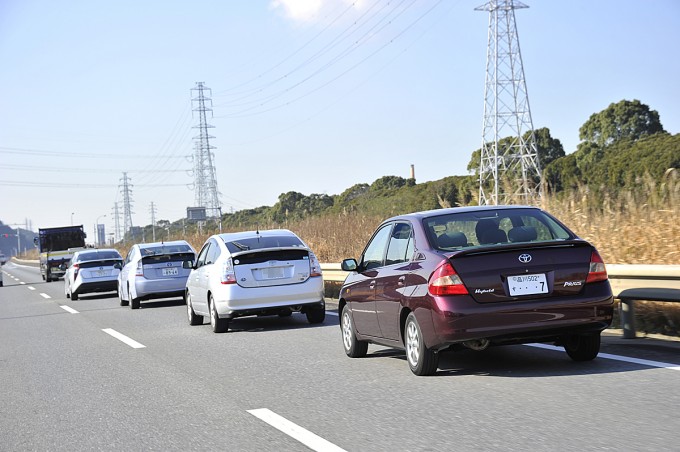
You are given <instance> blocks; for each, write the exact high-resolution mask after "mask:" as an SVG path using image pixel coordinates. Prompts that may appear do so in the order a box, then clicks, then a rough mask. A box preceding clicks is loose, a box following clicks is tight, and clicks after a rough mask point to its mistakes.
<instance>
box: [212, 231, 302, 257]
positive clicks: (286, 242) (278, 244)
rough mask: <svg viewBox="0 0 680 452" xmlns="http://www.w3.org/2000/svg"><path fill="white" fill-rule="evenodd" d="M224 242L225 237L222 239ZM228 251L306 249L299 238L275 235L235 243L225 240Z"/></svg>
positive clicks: (235, 241) (240, 240)
mask: <svg viewBox="0 0 680 452" xmlns="http://www.w3.org/2000/svg"><path fill="white" fill-rule="evenodd" d="M222 239H223V240H224V237H222ZM224 243H225V244H226V245H227V249H228V250H229V252H230V253H238V252H241V251H251V250H261V249H264V248H284V247H291V246H293V247H305V244H304V243H302V241H301V240H300V239H299V238H297V237H291V236H288V235H274V236H268V237H263V236H259V237H252V238H246V239H239V240H234V241H227V240H225V241H224Z"/></svg>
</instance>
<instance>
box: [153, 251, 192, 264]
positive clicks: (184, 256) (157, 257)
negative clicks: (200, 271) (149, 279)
mask: <svg viewBox="0 0 680 452" xmlns="http://www.w3.org/2000/svg"><path fill="white" fill-rule="evenodd" d="M194 259H196V257H195V256H194V253H170V254H153V255H151V256H144V257H142V263H143V264H144V265H147V264H159V263H161V262H182V261H193V260H194Z"/></svg>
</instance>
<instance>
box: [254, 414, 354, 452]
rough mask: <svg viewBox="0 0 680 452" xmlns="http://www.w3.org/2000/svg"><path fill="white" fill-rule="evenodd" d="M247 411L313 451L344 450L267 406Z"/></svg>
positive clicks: (335, 451)
mask: <svg viewBox="0 0 680 452" xmlns="http://www.w3.org/2000/svg"><path fill="white" fill-rule="evenodd" d="M248 413H250V414H252V415H253V416H255V417H256V418H258V419H260V420H262V421H264V422H266V423H267V424H269V425H271V426H272V427H274V428H275V429H277V430H280V431H282V432H283V433H285V434H286V435H288V436H290V437H291V438H293V439H296V440H297V441H300V442H301V443H302V444H304V445H305V446H307V447H309V448H310V449H312V450H315V451H323V452H326V451H329V452H330V451H333V452H345V450H344V449H341V448H339V447H338V446H336V445H335V444H333V443H331V442H329V441H326V440H325V439H323V438H321V437H320V436H317V435H315V434H314V433H312V432H310V431H309V430H305V429H304V428H302V427H300V426H299V425H297V424H294V423H292V422H291V421H289V420H288V419H286V418H284V417H281V416H279V415H278V414H276V413H274V412H273V411H271V410H268V409H267V408H259V409H256V410H248Z"/></svg>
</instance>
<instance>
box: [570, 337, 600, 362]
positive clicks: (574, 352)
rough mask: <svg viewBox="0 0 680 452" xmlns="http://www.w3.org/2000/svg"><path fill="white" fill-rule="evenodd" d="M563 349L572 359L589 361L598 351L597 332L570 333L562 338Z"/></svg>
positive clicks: (598, 338)
mask: <svg viewBox="0 0 680 452" xmlns="http://www.w3.org/2000/svg"><path fill="white" fill-rule="evenodd" d="M564 350H565V351H566V352H567V355H569V357H570V358H571V359H573V360H574V361H590V360H593V359H595V357H596V356H597V354H598V353H600V335H599V334H572V335H569V336H567V337H565V338H564Z"/></svg>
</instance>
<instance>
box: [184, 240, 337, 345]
mask: <svg viewBox="0 0 680 452" xmlns="http://www.w3.org/2000/svg"><path fill="white" fill-rule="evenodd" d="M323 294H324V289H323V277H322V274H321V266H320V264H319V261H318V260H317V258H316V256H315V255H314V253H313V252H312V250H311V249H310V248H309V247H308V246H307V245H306V244H305V243H304V242H303V241H302V240H301V239H300V238H299V237H298V236H297V235H295V234H294V233H293V232H291V231H288V230H286V229H276V230H267V231H249V232H238V233H229V234H217V235H213V236H211V237H210V238H209V239H208V240H207V241H206V242H205V244H204V245H203V248H201V251H200V252H199V254H198V257H197V258H196V262H195V263H194V265H193V268H192V270H191V274H190V275H189V279H188V280H187V285H186V292H185V301H186V304H187V315H188V319H189V324H190V325H201V324H203V317H204V316H208V317H209V318H210V325H211V326H212V329H213V331H214V332H215V333H223V332H226V331H227V330H228V329H229V322H230V321H231V319H234V318H236V317H242V316H251V315H279V316H282V317H283V316H288V315H290V314H291V313H293V312H302V313H304V314H305V315H306V316H307V320H308V321H309V323H322V322H323V321H324V319H325V316H326V310H325V309H326V306H325V302H324V297H323Z"/></svg>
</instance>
